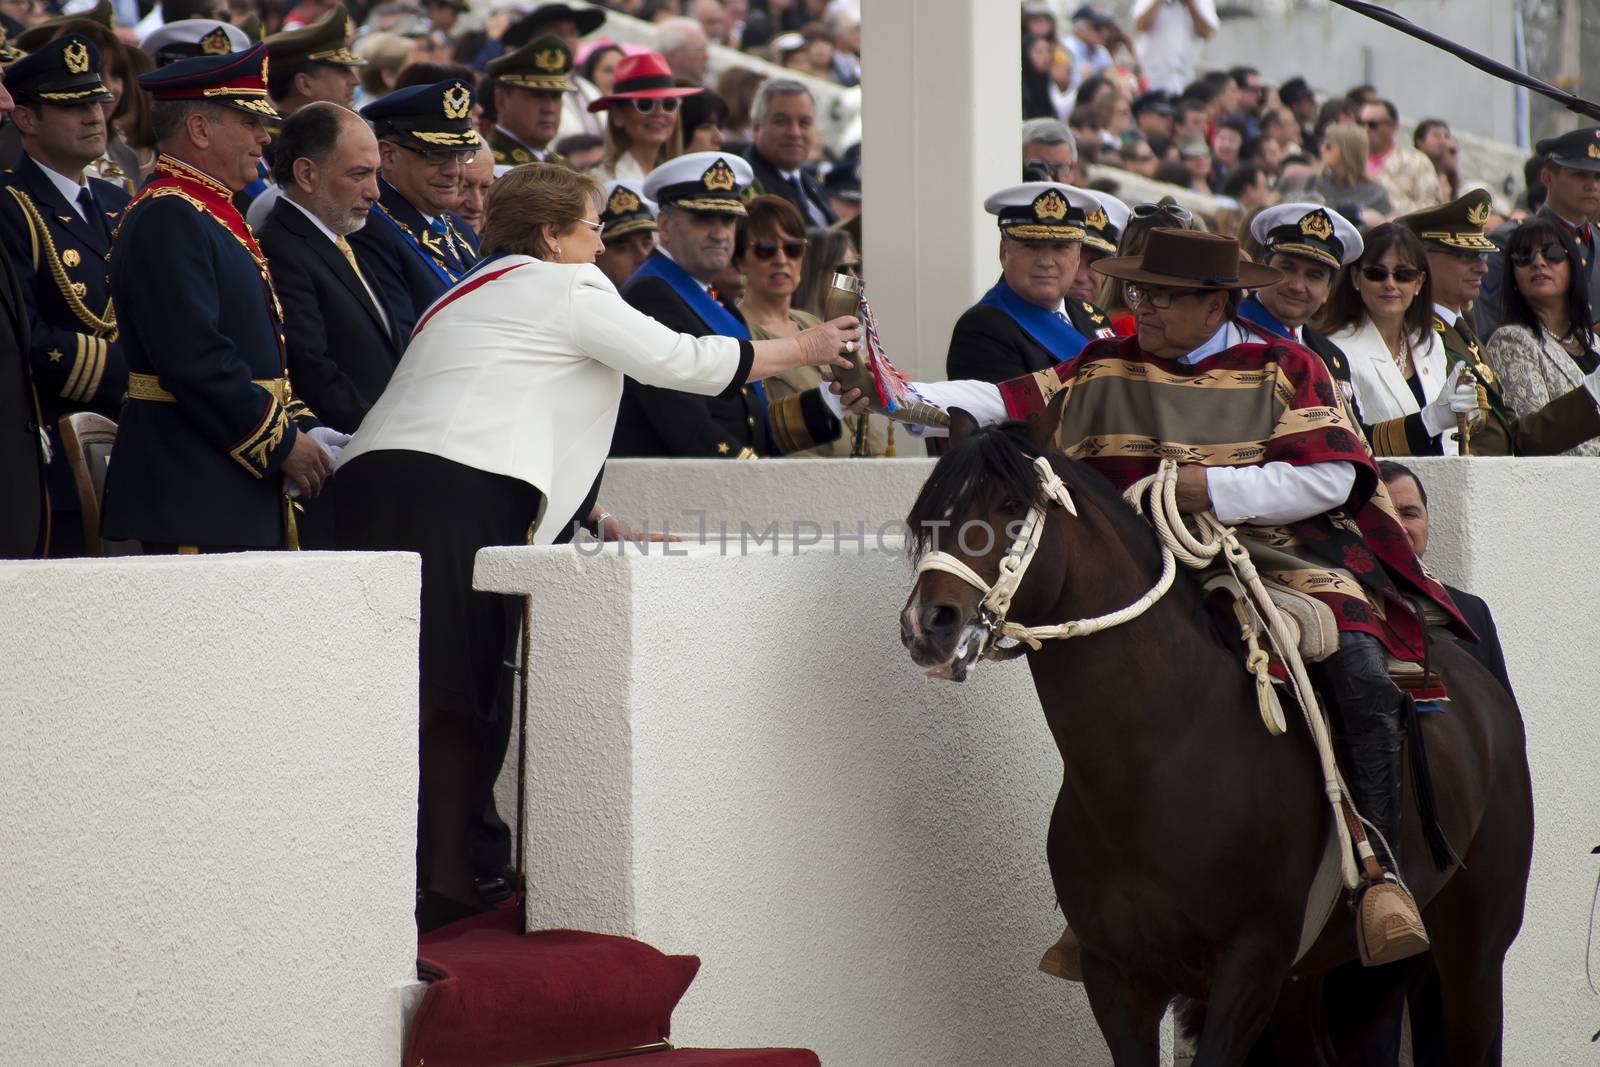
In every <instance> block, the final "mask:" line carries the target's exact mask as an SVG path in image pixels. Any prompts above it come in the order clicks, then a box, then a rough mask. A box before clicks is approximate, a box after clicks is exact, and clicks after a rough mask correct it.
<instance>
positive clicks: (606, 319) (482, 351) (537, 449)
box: [340, 256, 750, 545]
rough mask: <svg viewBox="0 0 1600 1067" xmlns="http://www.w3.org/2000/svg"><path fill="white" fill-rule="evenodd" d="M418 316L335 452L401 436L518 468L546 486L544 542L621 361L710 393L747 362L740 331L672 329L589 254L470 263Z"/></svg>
mask: <svg viewBox="0 0 1600 1067" xmlns="http://www.w3.org/2000/svg"><path fill="white" fill-rule="evenodd" d="M418 323H419V324H418V327H417V330H416V332H415V333H414V334H413V335H412V338H411V344H410V345H409V346H408V347H407V348H406V351H405V355H404V356H402V357H401V359H400V364H399V366H397V367H396V368H395V372H394V376H393V377H392V378H391V379H390V380H389V385H388V387H387V388H385V389H384V391H383V395H382V396H380V397H379V398H378V402H377V403H376V404H374V405H373V406H372V410H371V411H369V412H367V416H366V418H365V419H363V420H362V422H361V427H360V429H358V430H357V431H356V433H355V436H354V437H353V438H352V439H351V441H350V443H349V444H348V445H346V446H345V449H344V453H343V455H342V456H341V457H340V463H341V465H342V464H344V463H348V462H349V461H350V460H352V459H354V458H355V457H356V456H359V455H361V454H362V453H363V452H374V451H378V450H379V449H408V450H411V451H415V452H427V453H430V454H432V455H436V456H443V457H444V458H445V459H451V460H454V461H456V462H457V463H462V464H465V465H466V466H469V467H475V468H477V469H478V470H483V471H489V472H490V473H492V474H504V475H507V476H509V477H512V478H517V479H520V480H522V481H524V482H527V483H528V484H529V485H532V486H534V487H535V488H537V489H538V490H539V491H540V492H542V493H543V494H544V506H543V509H542V511H541V512H540V518H539V523H538V526H537V528H536V530H535V533H534V543H535V544H541V545H543V544H549V543H550V542H551V541H553V540H554V539H555V537H556V535H557V534H558V533H559V532H560V530H559V527H558V524H560V523H565V522H566V521H567V520H568V519H569V518H571V517H572V516H573V513H574V512H575V511H576V510H577V508H578V506H579V505H580V504H582V503H583V499H584V497H585V496H587V495H588V492H589V488H590V486H591V485H593V484H594V479H595V476H596V475H598V474H599V473H600V467H601V465H602V464H604V463H605V459H606V455H607V454H608V453H609V452H610V451H611V433H612V430H613V429H614V428H615V427H616V422H617V405H618V404H619V402H620V401H621V398H622V377H623V375H624V374H626V375H629V376H631V377H633V378H636V379H638V380H639V381H640V382H643V383H644V384H645V385H657V386H662V387H664V388H667V389H681V390H683V391H685V392H691V393H700V394H703V395H707V396H710V395H715V394H716V393H719V392H721V391H722V390H724V389H726V388H728V387H729V386H730V385H732V384H734V382H735V379H736V378H737V379H738V380H739V382H740V383H741V384H742V382H743V379H744V377H745V376H746V375H748V374H749V371H750V368H749V366H748V365H747V363H746V361H745V360H744V358H743V357H742V355H741V347H740V343H739V341H737V340H736V339H734V338H732V337H690V336H689V335H688V334H680V333H678V332H676V331H674V330H669V329H668V328H667V327H665V326H663V325H661V323H659V322H657V321H656V320H655V319H652V318H650V317H649V316H648V315H645V314H643V313H642V312H639V311H636V310H634V309H633V308H632V307H631V306H629V305H628V304H627V303H626V302H625V301H624V300H623V299H622V297H621V296H620V295H619V294H618V293H617V290H616V288H615V287H614V286H613V285H612V284H611V282H610V281H609V280H608V279H607V278H606V276H605V275H604V274H602V273H601V272H600V268H599V267H596V266H594V265H593V264H566V263H546V262H544V261H543V260H539V259H535V258H533V257H532V256H504V257H501V258H499V259H495V260H493V261H491V262H488V263H485V264H480V265H479V267H478V268H477V269H475V270H474V271H472V272H471V273H469V274H467V276H466V277H464V278H463V279H462V280H461V281H460V282H458V283H457V284H456V285H455V287H453V288H452V289H450V290H449V291H448V292H446V293H445V294H444V295H443V296H441V297H440V298H439V299H438V300H437V301H435V302H434V304H433V306H432V307H430V308H429V309H428V310H427V311H426V312H424V313H423V316H422V318H421V319H419V320H418ZM419 506H423V507H425V506H427V505H426V503H425V502H424V503H421V504H420V505H419ZM584 517H585V516H578V518H580V519H581V518H584ZM545 519H549V520H550V521H549V522H546V521H544V520H545Z"/></svg>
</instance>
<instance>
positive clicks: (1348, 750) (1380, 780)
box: [1322, 633, 1403, 871]
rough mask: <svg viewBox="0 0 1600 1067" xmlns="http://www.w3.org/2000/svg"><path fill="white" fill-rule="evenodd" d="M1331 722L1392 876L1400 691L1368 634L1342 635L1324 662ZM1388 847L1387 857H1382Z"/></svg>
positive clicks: (1396, 854)
mask: <svg viewBox="0 0 1600 1067" xmlns="http://www.w3.org/2000/svg"><path fill="white" fill-rule="evenodd" d="M1322 667H1323V670H1324V676H1325V680H1326V685H1327V689H1328V695H1329V697H1330V705H1331V706H1330V707H1329V708H1328V718H1329V719H1330V720H1331V724H1332V726H1333V741H1334V746H1335V748H1336V749H1337V750H1338V753H1339V758H1340V762H1341V763H1342V764H1343V765H1344V772H1345V781H1346V782H1348V783H1349V786H1350V792H1351V793H1352V794H1353V798H1354V800H1355V804H1356V810H1358V811H1359V812H1360V813H1361V814H1362V815H1363V816H1364V817H1365V818H1366V819H1367V821H1368V822H1370V823H1372V825H1373V826H1375V827H1376V828H1377V830H1378V834H1379V835H1382V836H1381V840H1380V839H1379V837H1378V836H1377V835H1373V841H1372V850H1373V852H1374V853H1376V854H1377V856H1378V859H1379V861H1380V862H1383V861H1385V860H1387V862H1384V866H1385V867H1386V868H1388V869H1389V870H1391V871H1392V870H1395V869H1396V866H1397V865H1398V863H1399V852H1400V756H1401V707H1402V700H1403V698H1402V697H1401V695H1400V690H1398V689H1396V688H1395V684H1394V682H1393V681H1391V680H1390V679H1389V669H1388V667H1387V666H1386V665H1385V663H1384V658H1383V649H1382V648H1381V647H1379V645H1378V641H1377V639H1376V638H1375V637H1372V636H1371V635H1370V634H1364V633H1342V634H1340V635H1339V651H1338V652H1335V653H1334V654H1333V655H1332V656H1329V657H1328V658H1327V659H1326V660H1324V661H1323V663H1322ZM1385 843H1387V846H1388V853H1389V854H1388V856H1387V857H1386V856H1385V855H1384V846H1385Z"/></svg>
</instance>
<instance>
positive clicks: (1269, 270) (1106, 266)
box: [1089, 228, 1283, 289]
mask: <svg viewBox="0 0 1600 1067" xmlns="http://www.w3.org/2000/svg"><path fill="white" fill-rule="evenodd" d="M1089 268H1090V269H1091V270H1094V271H1097V272H1099V273H1101V274H1104V275H1105V276H1106V277H1108V278H1115V279H1117V280H1118V281H1123V282H1138V283H1139V284H1141V285H1159V286H1163V287H1165V288H1168V289H1260V288H1261V287H1263V286H1267V285H1271V284H1273V283H1274V282H1276V281H1278V280H1279V279H1281V278H1282V277H1283V271H1281V270H1277V269H1275V268H1273V267H1264V266H1262V265H1261V264H1259V263H1252V262H1250V261H1249V260H1247V259H1243V258H1241V257H1240V255H1239V242H1238V241H1235V240H1234V239H1233V238H1232V237H1222V236H1219V235H1218V234H1213V233H1201V232H1199V231H1198V230H1174V229H1165V228H1163V229H1159V230H1151V231H1150V242H1149V244H1147V245H1145V249H1144V255H1142V256H1116V257H1114V258H1111V259H1101V260H1097V261H1096V262H1094V263H1091V264H1090V265H1089Z"/></svg>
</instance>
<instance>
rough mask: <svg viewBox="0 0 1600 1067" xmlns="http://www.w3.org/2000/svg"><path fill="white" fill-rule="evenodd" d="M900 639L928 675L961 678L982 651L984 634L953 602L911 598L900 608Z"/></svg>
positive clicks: (965, 675)
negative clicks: (925, 601) (925, 600)
mask: <svg viewBox="0 0 1600 1067" xmlns="http://www.w3.org/2000/svg"><path fill="white" fill-rule="evenodd" d="M900 643H901V644H902V645H904V646H905V647H906V651H907V652H909V653H911V660H912V662H913V663H915V664H916V665H917V666H919V667H921V668H922V669H923V672H924V673H925V674H927V675H928V677H930V678H948V679H950V680H951V681H956V682H962V681H965V680H966V677H967V674H968V673H969V672H970V671H971V670H972V665H973V664H974V663H976V662H977V660H978V657H979V656H981V655H982V654H983V646H984V643H985V634H984V631H983V628H982V627H981V626H979V625H978V624H977V622H976V621H975V620H969V619H968V618H967V617H966V614H965V612H963V611H962V609H961V608H959V607H957V606H956V605H954V604H949V603H942V602H939V601H929V602H927V603H923V602H921V601H920V600H915V599H913V600H912V601H911V602H910V603H908V604H907V605H906V606H905V608H904V609H903V610H902V611H901V612H900Z"/></svg>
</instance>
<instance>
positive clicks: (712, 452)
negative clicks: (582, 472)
mask: <svg viewBox="0 0 1600 1067" xmlns="http://www.w3.org/2000/svg"><path fill="white" fill-rule="evenodd" d="M752 179H753V175H752V174H751V171H750V164H749V163H747V162H745V161H744V160H743V159H741V158H740V157H738V156H735V155H730V154H729V153H727V152H691V153H690V154H688V155H685V156H679V157H678V158H677V159H673V160H670V161H668V162H666V163H663V164H661V165H660V166H659V167H657V168H656V169H655V170H653V171H651V172H650V176H649V177H648V178H646V179H645V183H644V189H643V193H644V196H645V198H646V199H649V200H654V201H655V202H656V203H657V204H658V205H660V208H659V213H658V215H657V218H656V227H657V236H658V238H659V240H660V243H659V245H658V246H657V247H656V250H655V251H654V252H652V253H651V254H650V255H649V256H648V257H647V258H646V259H645V261H644V262H643V263H642V264H641V265H640V266H639V269H638V270H636V271H635V272H634V274H633V277H632V278H630V279H629V281H628V283H627V284H626V285H625V286H623V288H622V297H623V299H624V300H626V301H627V302H628V303H630V304H632V305H633V306H634V307H636V308H638V309H639V310H640V311H642V312H644V313H645V314H646V315H649V316H650V317H651V318H653V319H655V320H657V321H658V322H661V323H663V324H665V325H666V326H667V327H669V328H670V329H673V330H677V331H678V332H679V333H686V334H690V335H692V336H694V337H710V336H713V335H721V336H723V337H737V338H739V339H740V340H749V338H750V330H749V327H748V326H746V325H745V321H744V318H743V317H742V316H741V315H740V314H739V311H738V308H736V307H735V306H733V304H732V302H731V301H730V302H727V303H725V302H724V301H723V299H722V298H721V296H720V295H719V294H718V293H717V290H716V288H715V287H714V286H713V285H712V284H711V283H712V279H713V278H715V277H716V276H717V275H718V274H720V273H722V271H724V270H725V269H727V267H728V264H729V263H730V262H731V261H732V259H733V235H734V226H735V223H736V221H737V220H738V219H739V218H741V217H743V216H744V215H745V214H746V212H745V206H744V196H743V194H744V193H745V191H746V190H747V189H749V187H750V184H751V181H752ZM842 428H843V424H842V423H841V422H840V421H839V420H838V419H837V418H835V417H834V415H833V413H832V412H831V411H830V410H829V407H828V404H827V402H826V401H824V400H823V399H822V392H821V390H808V391H807V392H803V393H795V394H793V395H791V396H786V397H783V398H782V399H780V400H776V401H774V402H773V403H772V404H770V405H769V404H768V403H767V395H766V391H765V390H763V389H762V388H761V384H760V383H759V382H752V383H750V384H748V385H743V386H740V387H739V388H738V389H732V388H730V389H729V390H728V391H727V392H724V393H723V394H721V395H719V396H714V397H705V396H699V395H697V394H693V393H684V392H679V391H678V390H675V389H662V388H659V387H657V386H653V385H641V384H639V383H638V382H636V381H634V380H633V379H632V378H628V379H626V380H625V381H624V383H623V388H622V404H621V407H620V408H619V410H618V413H617V428H616V431H615V434H614V435H613V437H612V442H611V454H612V455H613V456H693V457H701V458H708V457H709V458H723V459H755V458H757V457H760V456H770V455H776V454H778V453H779V452H798V451H802V450H804V449H807V448H813V447H815V446H816V445H819V444H823V443H825V442H827V441H833V440H837V439H838V437H839V434H840V431H841V429H842Z"/></svg>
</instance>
